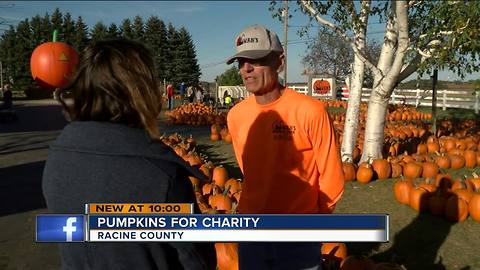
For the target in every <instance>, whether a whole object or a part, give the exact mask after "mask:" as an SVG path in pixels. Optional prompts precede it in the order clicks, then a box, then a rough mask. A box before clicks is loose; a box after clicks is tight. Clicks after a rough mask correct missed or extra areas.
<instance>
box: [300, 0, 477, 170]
mask: <svg viewBox="0 0 480 270" xmlns="http://www.w3.org/2000/svg"><path fill="white" fill-rule="evenodd" d="M367 2H368V3H369V1H362V2H361V6H362V8H361V10H365V14H367V17H368V16H372V15H374V14H376V15H379V16H380V18H381V19H383V18H385V20H383V21H385V34H384V39H383V44H382V50H381V52H380V56H379V61H378V63H377V64H376V65H375V64H374V63H373V62H372V61H371V59H370V58H369V57H368V56H367V55H366V54H365V53H364V50H363V48H362V47H361V45H362V44H361V43H359V42H357V40H358V39H360V38H361V37H358V35H359V34H361V31H359V28H358V25H362V24H361V18H362V16H358V17H354V14H353V13H351V12H350V13H347V14H349V15H350V16H352V17H351V18H350V19H348V18H345V17H341V16H339V15H338V14H339V13H342V12H345V10H347V11H348V10H351V9H352V8H354V7H355V4H352V2H351V1H340V2H336V3H337V4H335V2H334V1H327V2H324V1H319V2H317V1H298V2H297V3H298V5H299V6H300V8H301V10H302V11H303V12H304V13H305V14H307V15H308V16H310V17H311V18H312V19H313V20H316V21H317V22H318V23H320V24H322V25H324V26H326V27H328V28H330V29H332V30H334V31H336V32H337V33H338V34H339V35H341V36H342V37H343V38H344V39H345V40H346V41H347V42H349V44H350V46H351V48H352V50H353V52H354V53H355V56H356V61H359V62H362V63H363V64H364V65H365V66H366V67H367V68H369V69H370V70H371V72H372V73H373V75H374V84H373V89H372V94H371V96H370V100H369V102H368V112H367V122H366V128H365V143H364V146H363V154H362V158H361V161H370V160H373V159H377V158H381V157H382V148H383V139H384V131H383V130H384V126H385V114H386V112H387V106H388V101H389V98H390V96H391V94H392V91H393V89H394V87H395V85H397V83H399V82H400V81H402V80H403V79H404V78H406V77H408V76H409V75H411V74H412V73H413V72H415V71H418V72H419V73H420V74H421V73H423V72H426V71H428V70H429V69H430V68H432V67H435V68H439V69H442V68H448V69H450V70H454V71H456V72H457V74H458V75H460V76H464V75H465V74H466V73H470V72H473V71H478V70H479V67H480V65H479V61H478V56H479V52H480V45H479V44H480V38H479V25H480V22H479V18H480V14H479V13H480V3H479V2H478V1H389V2H376V5H375V6H374V7H373V8H371V9H368V8H365V9H363V7H364V5H366V4H367ZM327 15H328V16H329V17H331V18H332V20H333V22H331V21H329V20H327V19H325V17H326V16H327ZM334 22H335V23H334ZM355 22H357V24H356V23H355ZM349 33H353V34H351V35H349ZM359 62H358V63H359ZM355 65H356V64H355V61H354V67H355ZM358 67H359V70H360V65H359V66H358ZM353 74H354V73H353ZM355 76H358V75H355V74H354V76H352V77H353V79H352V84H353V82H354V81H355V80H357V79H358V78H356V77H355ZM351 91H355V89H354V86H353V85H352V87H351ZM352 94H354V95H355V92H353V93H350V100H349V107H355V106H352V103H356V102H359V99H357V97H352ZM353 105H355V104H353ZM352 110H354V108H352ZM353 115H355V113H353ZM357 115H358V114H357ZM346 118H347V122H346V126H345V130H344V132H345V133H352V134H354V133H355V132H356V129H355V131H353V132H352V131H351V130H350V129H351V128H352V127H353V126H354V125H355V124H353V125H352V124H351V123H348V121H354V122H357V123H358V121H357V119H358V118H357V117H351V116H349V115H348V111H347V117H346ZM349 118H350V119H349ZM345 136H346V137H344V144H349V143H351V141H352V140H353V141H354V140H355V139H351V137H353V136H350V135H345ZM354 137H356V135H355V136H354ZM345 138H348V139H349V140H345ZM349 148H350V147H349V146H347V145H346V146H342V158H343V160H348V159H349V157H348V156H349V154H348V152H350V150H349ZM352 149H353V148H352Z"/></svg>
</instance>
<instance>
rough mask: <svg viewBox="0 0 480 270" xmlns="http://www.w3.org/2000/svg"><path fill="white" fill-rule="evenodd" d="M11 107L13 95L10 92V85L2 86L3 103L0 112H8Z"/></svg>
mask: <svg viewBox="0 0 480 270" xmlns="http://www.w3.org/2000/svg"><path fill="white" fill-rule="evenodd" d="M12 106H13V94H12V90H10V85H9V84H6V85H5V86H3V101H2V104H1V105H0V110H10V109H11V108H12Z"/></svg>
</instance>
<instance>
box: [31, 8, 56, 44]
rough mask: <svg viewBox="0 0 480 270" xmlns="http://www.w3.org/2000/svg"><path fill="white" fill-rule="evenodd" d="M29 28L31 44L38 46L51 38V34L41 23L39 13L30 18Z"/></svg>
mask: <svg viewBox="0 0 480 270" xmlns="http://www.w3.org/2000/svg"><path fill="white" fill-rule="evenodd" d="M30 28H31V31H32V42H33V44H36V45H37V46H38V45H40V44H42V43H45V42H48V41H50V40H51V35H50V33H47V32H46V29H45V28H44V24H43V19H42V17H40V16H39V15H35V16H34V17H32V20H31V22H30Z"/></svg>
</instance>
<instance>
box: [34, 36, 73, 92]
mask: <svg viewBox="0 0 480 270" xmlns="http://www.w3.org/2000/svg"><path fill="white" fill-rule="evenodd" d="M77 64H78V52H77V51H76V50H75V49H74V48H73V47H71V46H70V45H68V44H67V43H64V42H56V41H54V42H46V43H43V44H41V45H40V46H38V47H36V48H35V50H33V53H32V56H31V58H30V70H31V72H32V77H33V79H34V80H35V81H37V83H38V84H39V85H40V86H41V87H43V88H46V89H55V88H58V87H62V86H65V84H66V83H67V82H68V79H69V77H70V76H71V75H72V74H73V72H74V71H75V68H76V66H77Z"/></svg>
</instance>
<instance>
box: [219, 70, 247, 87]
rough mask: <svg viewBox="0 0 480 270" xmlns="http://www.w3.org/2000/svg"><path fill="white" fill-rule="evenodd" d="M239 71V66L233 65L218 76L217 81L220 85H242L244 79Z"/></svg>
mask: <svg viewBox="0 0 480 270" xmlns="http://www.w3.org/2000/svg"><path fill="white" fill-rule="evenodd" d="M238 72H239V70H238V68H237V67H236V66H232V67H231V68H229V69H227V70H226V71H225V72H223V73H222V74H221V75H219V76H217V77H216V78H215V81H216V82H217V83H218V85H222V86H223V85H225V86H231V85H241V84H243V80H242V77H241V76H240V74H239V73H238Z"/></svg>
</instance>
